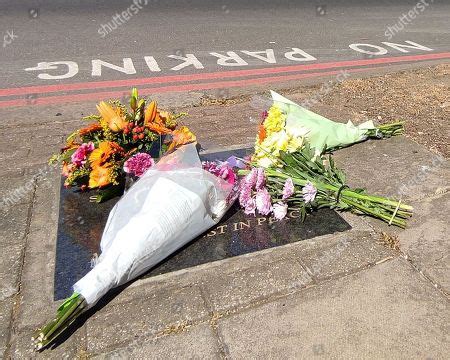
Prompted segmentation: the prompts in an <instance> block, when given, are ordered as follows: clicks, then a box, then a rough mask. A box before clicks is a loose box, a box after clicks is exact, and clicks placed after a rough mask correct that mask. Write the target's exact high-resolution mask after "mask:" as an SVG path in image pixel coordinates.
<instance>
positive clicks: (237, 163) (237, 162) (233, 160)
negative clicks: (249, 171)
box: [225, 155, 246, 169]
mask: <svg viewBox="0 0 450 360" xmlns="http://www.w3.org/2000/svg"><path fill="white" fill-rule="evenodd" d="M225 163H227V164H228V165H229V166H231V167H232V168H235V167H237V168H239V169H245V166H246V165H245V163H244V162H243V161H242V160H241V159H239V158H237V157H236V156H234V155H233V156H230V157H229V158H228V159H227V160H226V161H225Z"/></svg>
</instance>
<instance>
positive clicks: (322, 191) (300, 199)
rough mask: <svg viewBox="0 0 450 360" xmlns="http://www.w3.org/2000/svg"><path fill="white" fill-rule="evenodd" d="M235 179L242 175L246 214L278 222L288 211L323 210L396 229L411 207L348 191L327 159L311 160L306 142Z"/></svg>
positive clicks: (241, 197) (316, 157)
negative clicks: (362, 217)
mask: <svg viewBox="0 0 450 360" xmlns="http://www.w3.org/2000/svg"><path fill="white" fill-rule="evenodd" d="M268 156H269V157H270V156H272V155H271V154H268ZM255 165H256V166H257V164H255ZM240 174H243V175H246V176H245V178H244V180H243V181H242V182H241V186H240V194H239V202H240V205H241V206H242V207H243V208H244V211H245V213H247V214H255V212H256V211H258V213H259V214H261V215H270V214H272V215H273V216H274V218H276V219H278V220H281V219H283V218H284V217H285V216H286V213H287V211H288V208H290V209H292V210H294V209H295V210H298V211H299V212H300V214H301V217H302V219H304V218H305V217H306V215H307V213H308V212H309V211H311V210H315V209H319V208H323V207H328V208H332V209H338V210H351V211H353V212H355V213H358V214H364V215H369V216H372V217H375V218H378V219H381V220H383V221H385V222H387V223H389V225H391V224H393V225H396V226H399V227H401V228H404V227H405V226H406V219H408V218H409V217H410V216H411V215H412V210H413V208H412V207H411V206H409V205H406V204H402V202H401V201H396V200H393V199H388V198H385V197H382V196H375V195H369V194H366V192H365V190H364V189H350V188H349V187H348V186H347V185H346V183H345V181H346V177H345V174H344V173H343V172H342V170H340V169H339V168H337V167H336V165H335V164H334V161H333V158H332V157H331V156H329V157H328V159H325V157H323V156H322V155H317V154H316V153H315V151H314V150H313V149H312V148H311V147H310V146H309V144H308V143H307V141H304V143H303V144H302V146H300V147H299V148H297V149H296V150H293V151H292V152H290V153H288V152H285V151H284V150H281V149H278V154H277V159H276V165H272V166H270V167H268V168H266V169H264V168H262V167H254V168H252V169H251V170H241V171H240Z"/></svg>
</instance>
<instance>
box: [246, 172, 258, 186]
mask: <svg viewBox="0 0 450 360" xmlns="http://www.w3.org/2000/svg"><path fill="white" fill-rule="evenodd" d="M257 177H258V169H256V168H253V169H252V170H251V171H250V172H249V173H248V174H247V175H246V176H245V178H244V181H245V182H246V184H247V186H248V187H249V188H250V189H253V187H254V186H255V185H256V178H257Z"/></svg>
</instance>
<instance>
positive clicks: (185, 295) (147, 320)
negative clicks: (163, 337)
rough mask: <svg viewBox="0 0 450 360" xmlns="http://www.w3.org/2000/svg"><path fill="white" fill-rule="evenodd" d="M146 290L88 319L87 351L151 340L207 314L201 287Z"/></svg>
mask: <svg viewBox="0 0 450 360" xmlns="http://www.w3.org/2000/svg"><path fill="white" fill-rule="evenodd" d="M142 290H144V289H142ZM146 291H147V293H144V294H140V296H139V297H137V298H133V299H130V301H128V302H125V303H115V304H113V305H111V304H108V305H107V306H105V307H103V308H101V309H99V310H98V311H97V312H96V313H95V314H93V315H92V316H91V317H90V318H89V320H88V321H87V325H86V326H87V335H88V339H89V343H88V348H87V350H88V352H94V353H97V352H103V351H107V350H113V349H114V348H117V347H123V346H124V345H126V344H127V343H129V342H131V341H133V340H136V339H139V338H147V339H148V338H149V337H154V336H155V335H156V334H157V333H158V332H163V331H165V330H167V329H170V328H171V327H173V326H184V325H189V324H191V323H193V322H194V321H195V322H198V321H201V320H204V319H206V318H207V316H208V310H207V308H206V306H205V303H204V300H203V298H202V295H201V292H200V289H199V288H198V287H195V286H192V287H184V288H173V287H166V288H158V291H151V289H146Z"/></svg>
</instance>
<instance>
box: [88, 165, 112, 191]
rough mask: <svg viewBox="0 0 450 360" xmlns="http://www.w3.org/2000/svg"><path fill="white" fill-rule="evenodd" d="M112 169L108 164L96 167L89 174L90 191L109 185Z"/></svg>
mask: <svg viewBox="0 0 450 360" xmlns="http://www.w3.org/2000/svg"><path fill="white" fill-rule="evenodd" d="M111 175H112V169H111V167H110V165H109V164H105V166H97V167H95V168H93V169H92V171H91V173H90V174H89V187H90V188H91V189H94V188H97V187H104V186H106V185H109V184H110V183H111Z"/></svg>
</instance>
